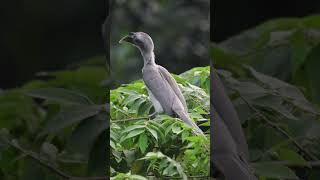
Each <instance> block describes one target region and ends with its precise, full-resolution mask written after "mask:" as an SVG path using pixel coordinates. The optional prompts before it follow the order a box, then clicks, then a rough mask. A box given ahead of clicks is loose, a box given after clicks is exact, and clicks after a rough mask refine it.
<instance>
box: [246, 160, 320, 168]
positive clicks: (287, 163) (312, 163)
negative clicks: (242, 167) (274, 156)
mask: <svg viewBox="0 0 320 180" xmlns="http://www.w3.org/2000/svg"><path fill="white" fill-rule="evenodd" d="M268 163H270V164H275V165H283V166H288V167H307V166H310V167H320V161H306V162H305V163H296V162H290V161H270V162H268ZM252 164H253V165H254V164H258V163H252Z"/></svg>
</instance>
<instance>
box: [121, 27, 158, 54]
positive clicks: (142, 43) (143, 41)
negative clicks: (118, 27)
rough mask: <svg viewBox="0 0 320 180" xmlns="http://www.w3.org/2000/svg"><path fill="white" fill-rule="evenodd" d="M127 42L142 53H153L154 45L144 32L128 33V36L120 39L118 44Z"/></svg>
mask: <svg viewBox="0 0 320 180" xmlns="http://www.w3.org/2000/svg"><path fill="white" fill-rule="evenodd" d="M122 42H128V43H130V44H132V45H134V46H136V47H137V48H139V49H140V51H142V52H153V49H154V45H153V41H152V39H151V37H150V36H149V35H148V34H147V33H144V32H130V33H129V34H128V35H126V36H124V37H123V38H121V39H120V41H119V43H122Z"/></svg>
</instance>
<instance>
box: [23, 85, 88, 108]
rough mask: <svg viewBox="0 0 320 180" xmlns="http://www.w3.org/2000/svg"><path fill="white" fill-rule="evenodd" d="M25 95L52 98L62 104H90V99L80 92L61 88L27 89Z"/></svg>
mask: <svg viewBox="0 0 320 180" xmlns="http://www.w3.org/2000/svg"><path fill="white" fill-rule="evenodd" d="M25 94H26V95H29V96H32V97H36V98H42V99H47V100H52V101H55V102H59V103H63V104H78V105H90V104H93V103H92V102H91V101H90V99H89V98H88V97H86V96H84V95H82V94H79V93H75V92H73V91H70V90H66V89H62V88H42V89H33V90H30V91H27V92H26V93H25Z"/></svg>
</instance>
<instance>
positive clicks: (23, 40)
mask: <svg viewBox="0 0 320 180" xmlns="http://www.w3.org/2000/svg"><path fill="white" fill-rule="evenodd" d="M106 11H107V1H103V0H68V1H65V0H33V1H26V0H13V1H1V5H0V22H1V25H0V27H1V28H0V88H10V87H16V86H18V85H21V84H22V83H23V82H24V81H26V80H29V79H32V78H34V75H35V73H37V72H39V71H48V70H54V69H61V68H64V67H65V66H66V65H67V64H70V63H72V62H77V61H81V60H84V59H87V58H89V57H93V56H97V55H103V54H104V53H105V51H104V48H103V40H102V36H101V24H102V23H103V21H104V19H105V17H106V14H107V13H106Z"/></svg>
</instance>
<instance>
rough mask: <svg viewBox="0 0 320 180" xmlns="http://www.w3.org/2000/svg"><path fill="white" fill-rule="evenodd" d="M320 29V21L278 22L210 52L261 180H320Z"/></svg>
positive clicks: (247, 32) (295, 20)
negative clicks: (319, 163) (318, 170)
mask: <svg viewBox="0 0 320 180" xmlns="http://www.w3.org/2000/svg"><path fill="white" fill-rule="evenodd" d="M319 27H320V18H319V16H310V17H306V18H301V19H300V18H289V19H277V20H272V21H269V22H266V23H263V24H262V25H259V26H258V27H255V28H253V29H250V30H248V31H245V32H243V33H241V34H240V35H237V36H235V37H232V38H230V39H228V40H227V41H225V42H222V43H220V44H213V46H212V47H211V50H210V51H211V55H212V57H213V58H214V64H215V66H216V67H217V68H218V70H217V73H218V74H219V75H220V77H221V79H222V81H223V84H224V85H225V87H226V91H227V92H228V94H229V96H230V97H231V99H232V102H233V104H234V106H235V108H236V110H237V112H238V114H239V117H240V120H241V122H242V126H243V128H244V131H245V134H246V138H247V141H248V144H249V150H250V155H251V157H250V159H251V161H252V162H254V163H253V167H254V168H255V170H256V174H257V175H259V177H260V178H261V179H319V178H320V176H319V175H317V174H316V173H314V172H315V171H316V168H315V167H314V166H312V162H313V161H317V160H318V159H319V158H320V154H319V152H320V149H319V142H320V141H319V140H320V133H319V132H320V118H319V117H320V116H319V115H320V112H319V101H318V99H317V96H319V92H320V91H319V90H317V87H318V85H317V83H316V82H317V81H318V76H319V72H318V70H316V69H318V68H319V67H320V66H319V64H318V63H317V62H318V59H319V58H320V56H318V55H319V53H318V52H319V50H317V49H318V47H319V43H320V39H319V33H320V31H319ZM315 59H317V60H315ZM308 74H309V75H308ZM311 74H312V75H311ZM271 75H272V76H271ZM310 75H311V76H310ZM290 83H291V84H290ZM292 84H294V85H292ZM310 101H313V102H314V103H311V102H310ZM296 167H300V168H296Z"/></svg>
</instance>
